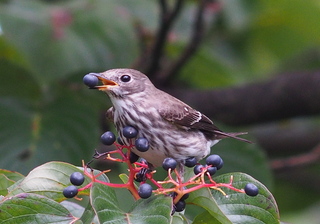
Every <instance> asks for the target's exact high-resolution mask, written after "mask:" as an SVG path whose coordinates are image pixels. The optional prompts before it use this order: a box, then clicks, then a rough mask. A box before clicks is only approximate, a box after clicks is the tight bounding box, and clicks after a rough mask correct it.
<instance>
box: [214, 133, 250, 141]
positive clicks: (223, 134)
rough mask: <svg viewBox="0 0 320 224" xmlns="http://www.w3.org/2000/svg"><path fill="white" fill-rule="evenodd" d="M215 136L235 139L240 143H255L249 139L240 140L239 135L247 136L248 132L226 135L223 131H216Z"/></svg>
mask: <svg viewBox="0 0 320 224" xmlns="http://www.w3.org/2000/svg"><path fill="white" fill-rule="evenodd" d="M215 134H217V135H220V136H221V137H222V138H227V137H229V138H234V139H237V140H239V141H243V142H247V143H253V142H251V141H249V140H247V139H244V138H240V137H238V135H246V134H248V132H233V133H225V132H222V131H215Z"/></svg>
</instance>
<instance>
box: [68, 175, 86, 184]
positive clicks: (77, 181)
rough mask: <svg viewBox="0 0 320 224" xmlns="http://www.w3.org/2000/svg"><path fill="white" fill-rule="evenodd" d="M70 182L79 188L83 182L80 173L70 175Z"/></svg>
mask: <svg viewBox="0 0 320 224" xmlns="http://www.w3.org/2000/svg"><path fill="white" fill-rule="evenodd" d="M70 182H71V183H72V184H73V185H76V186H80V185H81V184H83V182H84V176H83V174H82V173H80V172H74V173H72V174H71V175H70Z"/></svg>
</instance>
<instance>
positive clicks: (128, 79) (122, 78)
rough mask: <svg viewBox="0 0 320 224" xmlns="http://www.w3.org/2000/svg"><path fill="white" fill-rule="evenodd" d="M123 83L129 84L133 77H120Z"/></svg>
mask: <svg viewBox="0 0 320 224" xmlns="http://www.w3.org/2000/svg"><path fill="white" fill-rule="evenodd" d="M120 79H121V81H122V82H129V81H130V80H131V77H130V76H129V75H123V76H121V77H120Z"/></svg>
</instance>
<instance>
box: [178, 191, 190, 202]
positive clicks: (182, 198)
mask: <svg viewBox="0 0 320 224" xmlns="http://www.w3.org/2000/svg"><path fill="white" fill-rule="evenodd" d="M188 197H189V193H186V194H184V195H183V196H182V197H181V199H180V200H183V201H184V200H186V199H187V198H188Z"/></svg>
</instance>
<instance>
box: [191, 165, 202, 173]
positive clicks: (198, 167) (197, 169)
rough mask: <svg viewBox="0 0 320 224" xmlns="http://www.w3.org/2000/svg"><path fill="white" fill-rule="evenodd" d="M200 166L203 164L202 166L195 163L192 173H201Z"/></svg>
mask: <svg viewBox="0 0 320 224" xmlns="http://www.w3.org/2000/svg"><path fill="white" fill-rule="evenodd" d="M202 168H203V166H202V165H201V164H199V165H196V166H195V167H194V168H193V172H194V174H195V175H197V174H199V173H201V171H202Z"/></svg>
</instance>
